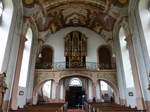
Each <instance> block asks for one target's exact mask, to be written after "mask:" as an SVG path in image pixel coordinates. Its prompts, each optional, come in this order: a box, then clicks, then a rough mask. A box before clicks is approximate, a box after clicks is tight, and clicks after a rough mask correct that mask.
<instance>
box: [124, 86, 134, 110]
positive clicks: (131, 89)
mask: <svg viewBox="0 0 150 112" xmlns="http://www.w3.org/2000/svg"><path fill="white" fill-rule="evenodd" d="M126 92H127V93H126V98H127V106H129V105H130V106H131V107H132V108H134V107H135V106H136V91H135V88H127V89H126ZM129 92H132V93H133V96H129Z"/></svg>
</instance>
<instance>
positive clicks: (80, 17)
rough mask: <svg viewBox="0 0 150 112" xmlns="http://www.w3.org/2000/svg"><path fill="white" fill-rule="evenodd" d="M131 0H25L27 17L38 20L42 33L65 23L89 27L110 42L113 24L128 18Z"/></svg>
mask: <svg viewBox="0 0 150 112" xmlns="http://www.w3.org/2000/svg"><path fill="white" fill-rule="evenodd" d="M128 4H129V0H23V6H24V20H28V21H30V22H31V23H34V24H36V26H37V29H38V31H39V32H40V33H43V34H44V32H49V33H55V32H57V31H59V30H60V29H62V28H66V27H69V26H71V27H86V28H89V29H91V30H93V31H95V32H96V33H98V34H99V35H101V36H102V37H103V38H104V40H106V41H107V42H109V41H111V40H112V38H113V37H112V32H113V29H114V25H115V24H116V23H117V22H118V21H120V20H121V19H123V18H127V14H128V13H127V12H128Z"/></svg>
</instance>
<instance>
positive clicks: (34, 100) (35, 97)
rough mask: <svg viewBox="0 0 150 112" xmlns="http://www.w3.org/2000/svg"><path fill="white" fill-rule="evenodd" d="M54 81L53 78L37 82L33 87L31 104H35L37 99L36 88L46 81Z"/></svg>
mask: <svg viewBox="0 0 150 112" xmlns="http://www.w3.org/2000/svg"><path fill="white" fill-rule="evenodd" d="M50 80H51V81H55V80H54V79H51V78H50V79H46V80H44V81H42V82H41V83H39V84H38V85H36V86H35V87H34V89H33V97H32V98H33V99H32V104H34V105H35V104H37V101H38V96H37V93H38V90H39V89H40V88H41V87H42V86H43V84H44V83H46V82H47V81H50Z"/></svg>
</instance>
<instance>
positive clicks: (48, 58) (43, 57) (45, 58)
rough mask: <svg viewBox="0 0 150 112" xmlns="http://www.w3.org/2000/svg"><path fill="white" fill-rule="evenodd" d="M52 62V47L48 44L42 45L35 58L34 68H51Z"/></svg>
mask: <svg viewBox="0 0 150 112" xmlns="http://www.w3.org/2000/svg"><path fill="white" fill-rule="evenodd" d="M52 64H53V49H52V47H50V46H49V45H44V46H43V47H42V49H41V52H40V53H39V56H38V58H37V62H36V68H37V69H51V68H52Z"/></svg>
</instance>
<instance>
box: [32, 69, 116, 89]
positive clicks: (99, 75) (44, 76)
mask: <svg viewBox="0 0 150 112" xmlns="http://www.w3.org/2000/svg"><path fill="white" fill-rule="evenodd" d="M70 76H82V77H87V78H89V79H91V80H92V81H97V80H100V79H101V80H106V81H108V82H110V83H112V84H113V85H115V86H116V87H117V77H116V71H114V70H107V71H92V70H61V71H51V70H36V72H35V85H34V86H35V87H36V86H38V85H40V84H41V83H42V82H44V81H46V80H49V79H53V80H55V81H56V80H57V81H58V82H59V80H61V79H62V78H65V77H70Z"/></svg>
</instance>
